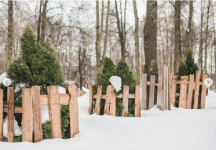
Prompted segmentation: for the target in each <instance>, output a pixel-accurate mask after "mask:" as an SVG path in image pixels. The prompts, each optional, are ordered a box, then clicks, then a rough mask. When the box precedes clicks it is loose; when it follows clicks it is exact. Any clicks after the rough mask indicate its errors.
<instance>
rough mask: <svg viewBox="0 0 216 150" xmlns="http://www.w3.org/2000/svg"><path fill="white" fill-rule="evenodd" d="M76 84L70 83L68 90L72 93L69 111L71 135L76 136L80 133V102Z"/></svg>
mask: <svg viewBox="0 0 216 150" xmlns="http://www.w3.org/2000/svg"><path fill="white" fill-rule="evenodd" d="M76 88H77V87H76V85H75V84H69V85H68V92H69V94H70V103H69V113H70V136H71V138H73V137H74V135H76V134H77V133H79V120H78V104H77V92H76Z"/></svg>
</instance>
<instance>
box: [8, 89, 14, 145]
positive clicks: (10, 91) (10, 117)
mask: <svg viewBox="0 0 216 150" xmlns="http://www.w3.org/2000/svg"><path fill="white" fill-rule="evenodd" d="M7 103H8V113H7V115H8V142H13V140H14V88H13V87H8V89H7Z"/></svg>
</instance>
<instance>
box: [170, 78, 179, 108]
mask: <svg viewBox="0 0 216 150" xmlns="http://www.w3.org/2000/svg"><path fill="white" fill-rule="evenodd" d="M177 78H178V76H176V75H173V76H172V79H171V80H172V82H175V81H176V80H177ZM171 87H172V88H171V103H172V105H173V106H174V107H175V100H176V83H172V84H171Z"/></svg>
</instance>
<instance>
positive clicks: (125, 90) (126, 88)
mask: <svg viewBox="0 0 216 150" xmlns="http://www.w3.org/2000/svg"><path fill="white" fill-rule="evenodd" d="M128 94H129V86H128V85H124V86H123V105H124V109H123V110H122V116H124V117H127V115H128Z"/></svg>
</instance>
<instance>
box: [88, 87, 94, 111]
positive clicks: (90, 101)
mask: <svg viewBox="0 0 216 150" xmlns="http://www.w3.org/2000/svg"><path fill="white" fill-rule="evenodd" d="M92 103H93V90H92V85H89V107H88V114H92Z"/></svg>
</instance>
